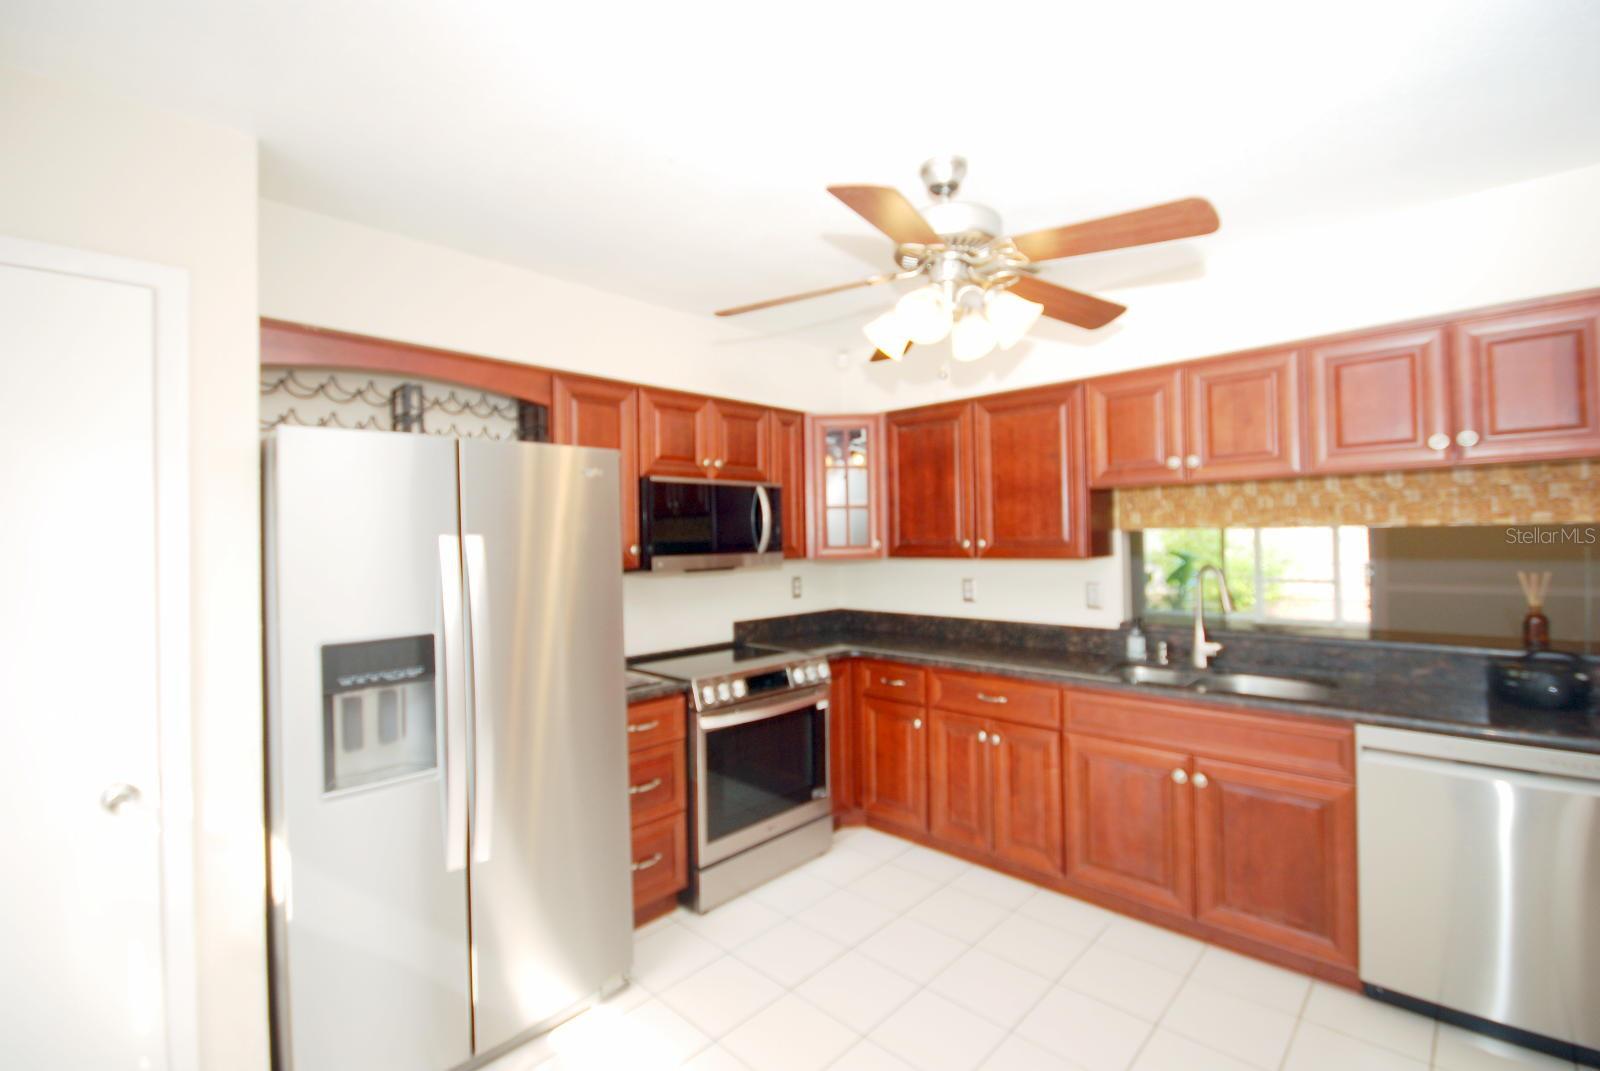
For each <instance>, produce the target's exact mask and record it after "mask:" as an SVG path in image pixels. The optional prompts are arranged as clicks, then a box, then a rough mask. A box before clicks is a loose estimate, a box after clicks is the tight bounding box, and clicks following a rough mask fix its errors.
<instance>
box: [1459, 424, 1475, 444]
mask: <svg viewBox="0 0 1600 1071" xmlns="http://www.w3.org/2000/svg"><path fill="white" fill-rule="evenodd" d="M1456 442H1457V443H1458V444H1459V445H1461V446H1468V447H1471V446H1477V445H1478V433H1477V432H1475V431H1473V430H1472V429H1471V428H1467V429H1466V430H1464V431H1458V432H1456Z"/></svg>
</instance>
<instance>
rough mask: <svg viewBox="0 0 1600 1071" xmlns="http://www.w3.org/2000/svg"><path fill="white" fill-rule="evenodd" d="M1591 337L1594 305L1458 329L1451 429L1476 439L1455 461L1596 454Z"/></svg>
mask: <svg viewBox="0 0 1600 1071" xmlns="http://www.w3.org/2000/svg"><path fill="white" fill-rule="evenodd" d="M1597 334H1600V301H1590V302H1585V303H1579V304H1569V305H1557V306H1552V307H1550V308H1543V309H1534V310H1531V311H1527V312H1522V313H1514V314H1508V315H1505V316H1499V317H1492V318H1488V319H1483V320H1474V321H1469V322H1467V323H1465V324H1461V325H1459V326H1457V327H1456V329H1455V343H1456V345H1455V350H1456V396H1457V423H1458V424H1459V425H1460V429H1459V430H1461V431H1465V432H1471V433H1473V434H1475V435H1476V436H1477V441H1476V442H1475V443H1471V444H1470V445H1469V444H1468V443H1461V456H1462V457H1463V458H1464V459H1466V460H1469V461H1497V460H1498V461H1523V460H1534V459H1537V458H1558V457H1583V456H1588V455H1593V454H1600V354H1597V352H1596V336H1597ZM1458 442H1460V440H1459V439H1458Z"/></svg>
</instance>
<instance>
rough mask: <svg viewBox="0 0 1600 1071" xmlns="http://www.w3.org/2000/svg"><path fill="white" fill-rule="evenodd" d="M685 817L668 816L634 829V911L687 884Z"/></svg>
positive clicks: (678, 815) (686, 821)
mask: <svg viewBox="0 0 1600 1071" xmlns="http://www.w3.org/2000/svg"><path fill="white" fill-rule="evenodd" d="M688 832H689V830H688V817H687V816H686V815H683V814H675V815H671V816H670V817H667V818H662V819H660V820H659V821H655V822H651V823H649V824H648V825H642V826H639V827H638V828H637V829H635V830H634V831H633V906H634V910H638V909H639V908H641V907H643V906H645V905H646V904H653V903H655V902H656V901H657V900H660V899H663V898H664V897H668V896H671V895H672V894H673V893H675V892H677V891H678V890H679V889H682V888H684V887H685V886H687V885H688V884H689V860H688V844H689V842H688Z"/></svg>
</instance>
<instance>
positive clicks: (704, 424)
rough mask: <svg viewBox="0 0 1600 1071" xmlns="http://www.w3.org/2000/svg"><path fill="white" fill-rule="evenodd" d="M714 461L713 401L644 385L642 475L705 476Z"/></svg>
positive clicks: (642, 394)
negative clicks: (712, 454) (712, 445)
mask: <svg viewBox="0 0 1600 1071" xmlns="http://www.w3.org/2000/svg"><path fill="white" fill-rule="evenodd" d="M711 460H712V456H711V402H710V400H709V399H706V398H699V397H696V396H694V395H692V394H675V393H672V392H671V391H660V390H651V389H649V388H640V390H639V472H640V474H641V475H644V476H690V477H695V476H699V477H705V476H709V475H710V474H711V472H712V471H713V470H712V469H711V467H710V462H711Z"/></svg>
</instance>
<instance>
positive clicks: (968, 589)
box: [961, 576, 978, 602]
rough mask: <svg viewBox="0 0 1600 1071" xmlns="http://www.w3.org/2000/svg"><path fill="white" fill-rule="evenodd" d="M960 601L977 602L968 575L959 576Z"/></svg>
mask: <svg viewBox="0 0 1600 1071" xmlns="http://www.w3.org/2000/svg"><path fill="white" fill-rule="evenodd" d="M961 601H962V602H977V601H978V596H977V593H976V592H975V591H974V590H973V587H972V578H971V577H970V576H964V577H962V578H961Z"/></svg>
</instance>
